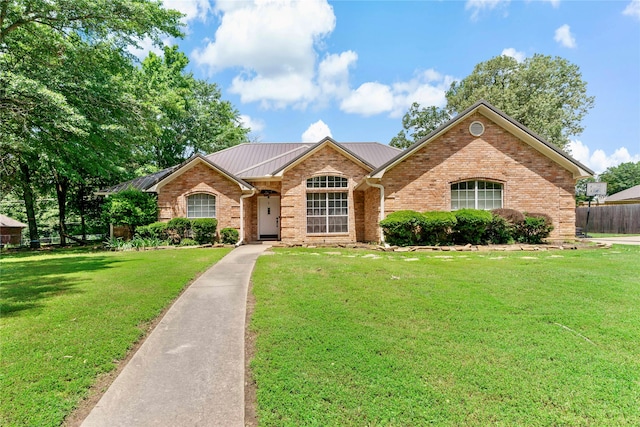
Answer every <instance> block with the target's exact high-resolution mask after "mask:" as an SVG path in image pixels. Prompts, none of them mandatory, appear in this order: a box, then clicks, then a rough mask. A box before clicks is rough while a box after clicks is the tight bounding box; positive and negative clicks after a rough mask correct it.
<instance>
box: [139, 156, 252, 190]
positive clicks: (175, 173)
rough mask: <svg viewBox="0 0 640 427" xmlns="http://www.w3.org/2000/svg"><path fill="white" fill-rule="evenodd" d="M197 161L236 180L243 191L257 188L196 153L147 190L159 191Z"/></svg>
mask: <svg viewBox="0 0 640 427" xmlns="http://www.w3.org/2000/svg"><path fill="white" fill-rule="evenodd" d="M195 162H201V163H204V164H205V165H207V166H209V167H210V168H211V169H213V170H215V171H216V172H218V173H220V174H221V175H223V176H224V177H226V178H227V179H229V180H231V181H233V182H235V183H236V184H238V186H239V187H240V189H241V190H242V191H251V190H253V189H255V187H254V186H253V185H251V184H249V183H248V182H246V181H244V180H243V179H240V178H238V177H236V176H235V175H233V174H232V173H230V172H227V171H226V170H224V169H222V168H221V167H220V166H218V165H216V164H215V163H213V162H212V161H211V160H209V159H207V158H206V157H204V156H203V155H201V154H196V155H195V156H192V157H191V158H190V159H188V160H186V161H185V162H183V163H182V165H180V166H179V167H178V168H176V170H174V171H173V172H172V173H170V174H169V175H167V176H166V177H165V178H163V179H162V180H160V181H158V182H157V183H156V184H155V185H153V186H152V187H150V188H149V189H148V190H147V191H149V192H158V191H159V190H160V189H161V188H162V187H164V186H165V185H167V184H168V183H170V182H171V181H173V180H174V179H176V178H177V177H178V176H180V175H182V174H183V173H184V172H186V171H187V170H189V169H191V168H193V167H194V166H195V165H196V163H195Z"/></svg>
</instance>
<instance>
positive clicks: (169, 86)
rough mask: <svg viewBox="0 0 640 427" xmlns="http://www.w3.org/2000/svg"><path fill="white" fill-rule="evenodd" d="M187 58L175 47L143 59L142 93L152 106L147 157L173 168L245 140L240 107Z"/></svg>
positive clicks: (245, 134)
mask: <svg viewBox="0 0 640 427" xmlns="http://www.w3.org/2000/svg"><path fill="white" fill-rule="evenodd" d="M188 64H189V60H188V59H187V56H186V55H185V54H184V53H182V52H180V51H179V50H178V47H177V46H173V47H169V46H166V47H165V48H164V54H163V55H162V56H159V55H156V54H155V53H153V52H151V53H150V54H149V56H148V57H147V58H145V60H144V61H143V62H142V72H141V74H140V88H141V94H140V96H142V97H145V99H146V100H147V106H148V108H149V110H148V111H149V118H148V126H149V127H148V134H147V135H148V137H149V138H148V140H147V146H148V155H149V161H150V162H151V163H153V164H155V165H157V166H158V167H160V168H166V167H169V166H173V165H175V164H178V163H180V162H182V161H183V160H185V159H187V158H188V157H190V156H191V155H193V154H195V153H205V154H206V153H211V152H214V151H218V150H221V149H223V148H226V147H230V146H232V145H236V144H239V143H241V142H246V140H247V134H248V132H249V129H246V128H244V127H242V125H241V123H240V120H239V113H238V111H237V110H236V109H235V108H233V106H232V105H231V103H229V102H228V101H223V100H222V99H221V93H220V90H219V88H218V86H217V85H216V84H214V83H208V82H205V81H202V80H197V79H195V78H194V77H193V75H192V74H191V73H188V72H186V67H187V65H188Z"/></svg>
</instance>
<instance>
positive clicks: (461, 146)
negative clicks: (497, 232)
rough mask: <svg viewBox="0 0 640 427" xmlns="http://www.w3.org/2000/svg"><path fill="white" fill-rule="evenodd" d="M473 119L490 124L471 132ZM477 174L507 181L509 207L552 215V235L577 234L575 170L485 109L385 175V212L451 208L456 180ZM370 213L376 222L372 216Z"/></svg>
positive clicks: (505, 202)
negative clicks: (502, 124) (515, 133)
mask: <svg viewBox="0 0 640 427" xmlns="http://www.w3.org/2000/svg"><path fill="white" fill-rule="evenodd" d="M474 120H479V121H480V122H482V123H483V124H484V125H485V132H484V134H483V135H482V136H480V137H474V136H472V135H471V134H470V133H469V125H470V124H471V122H473V121H474ZM473 179H479V180H488V181H497V182H501V183H503V184H504V187H503V207H505V208H512V209H517V210H519V211H525V212H542V213H546V214H548V215H550V216H551V217H552V218H553V225H554V231H553V232H552V235H551V237H552V238H559V237H573V236H574V233H575V202H574V198H573V193H574V185H575V180H574V179H573V176H572V174H571V172H569V171H567V170H566V169H564V168H563V167H562V166H560V165H558V164H557V163H555V162H553V161H551V160H550V159H549V158H548V157H546V156H544V155H542V154H541V153H539V152H538V151H536V150H535V149H533V148H532V147H531V146H529V145H528V144H525V143H524V142H522V141H521V140H519V139H518V138H516V137H515V136H513V135H512V134H510V133H509V132H507V131H506V130H504V129H503V128H501V127H500V126H498V125H496V124H495V123H493V122H491V121H490V120H489V119H487V118H486V117H484V116H482V115H480V114H474V115H472V116H470V117H468V118H467V119H465V120H463V121H461V122H460V123H458V124H457V125H456V126H455V127H453V128H452V129H450V130H449V131H448V132H446V133H445V134H444V135H442V136H440V137H439V138H438V139H436V140H434V141H432V142H431V143H429V144H428V145H427V146H425V147H423V148H421V149H420V150H419V151H417V152H416V153H414V154H413V155H412V156H411V157H409V158H408V159H406V160H405V161H404V162H402V163H401V164H399V165H397V166H396V167H394V168H393V169H391V170H389V171H387V172H386V174H385V175H384V177H383V179H382V184H383V185H384V187H385V216H386V215H388V214H389V213H391V212H395V211H397V210H402V209H412V210H416V211H435V210H444V211H449V210H451V191H450V185H451V183H453V182H456V181H465V180H473ZM373 190H374V192H377V191H378V190H377V189H373ZM368 191H371V190H368ZM378 194H379V193H378ZM372 199H373V197H372ZM367 202H368V203H369V199H367ZM367 218H368V221H371V216H368V217H367ZM373 228H375V227H374V225H373V224H368V225H367V226H366V229H367V230H368V234H367V239H369V238H370V237H371V236H372V233H371V232H370V230H372V229H373ZM376 237H377V238H379V236H377V233H376Z"/></svg>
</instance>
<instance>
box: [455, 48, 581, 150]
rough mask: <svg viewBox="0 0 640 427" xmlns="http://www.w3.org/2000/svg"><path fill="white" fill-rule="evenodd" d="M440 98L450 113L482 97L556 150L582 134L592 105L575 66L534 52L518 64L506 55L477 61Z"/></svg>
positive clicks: (461, 109) (463, 108)
mask: <svg viewBox="0 0 640 427" xmlns="http://www.w3.org/2000/svg"><path fill="white" fill-rule="evenodd" d="M446 97H447V109H448V110H449V112H450V113H452V114H454V113H460V112H462V111H464V110H465V109H466V108H468V107H470V106H471V105H473V104H474V103H476V102H477V101H479V100H480V99H484V100H486V101H488V102H490V103H491V104H493V105H494V106H496V107H497V108H499V109H501V110H502V111H504V112H505V113H507V114H508V115H509V116H511V117H512V118H514V119H515V120H517V121H519V122H520V123H522V124H523V125H525V126H527V127H528V128H530V129H531V130H533V131H534V132H536V133H538V134H539V135H540V136H542V137H543V138H545V139H546V140H547V141H549V142H550V143H552V144H555V145H556V146H558V147H559V148H564V147H565V146H566V144H568V143H569V137H570V136H572V135H579V134H580V133H582V131H583V130H584V128H583V127H582V125H581V121H582V118H583V117H584V116H585V114H586V113H587V112H588V111H589V109H591V108H592V107H593V103H594V98H593V97H592V96H587V84H586V82H584V81H583V80H582V75H581V74H580V69H579V68H578V66H577V65H574V64H571V63H570V62H569V61H567V60H566V59H563V58H559V57H555V58H552V57H550V56H545V55H539V54H536V55H534V56H532V57H530V58H527V59H525V60H524V61H523V62H518V61H516V60H515V59H513V58H511V57H507V56H498V57H495V58H492V59H490V60H488V61H486V62H482V63H480V64H478V65H476V67H475V68H474V70H473V72H472V73H471V74H470V75H469V76H467V77H466V78H464V79H462V80H461V81H459V82H454V83H453V84H452V85H451V87H450V89H449V90H448V91H447V93H446Z"/></svg>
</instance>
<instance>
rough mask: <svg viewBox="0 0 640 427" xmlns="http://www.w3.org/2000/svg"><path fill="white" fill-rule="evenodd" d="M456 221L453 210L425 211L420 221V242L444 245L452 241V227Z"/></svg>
mask: <svg viewBox="0 0 640 427" xmlns="http://www.w3.org/2000/svg"><path fill="white" fill-rule="evenodd" d="M456 223H457V220H456V215H455V214H454V213H453V212H440V211H434V212H425V213H423V214H422V220H421V222H420V228H421V232H420V244H423V245H446V244H448V243H451V242H452V239H451V237H452V233H453V229H454V227H455V225H456Z"/></svg>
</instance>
